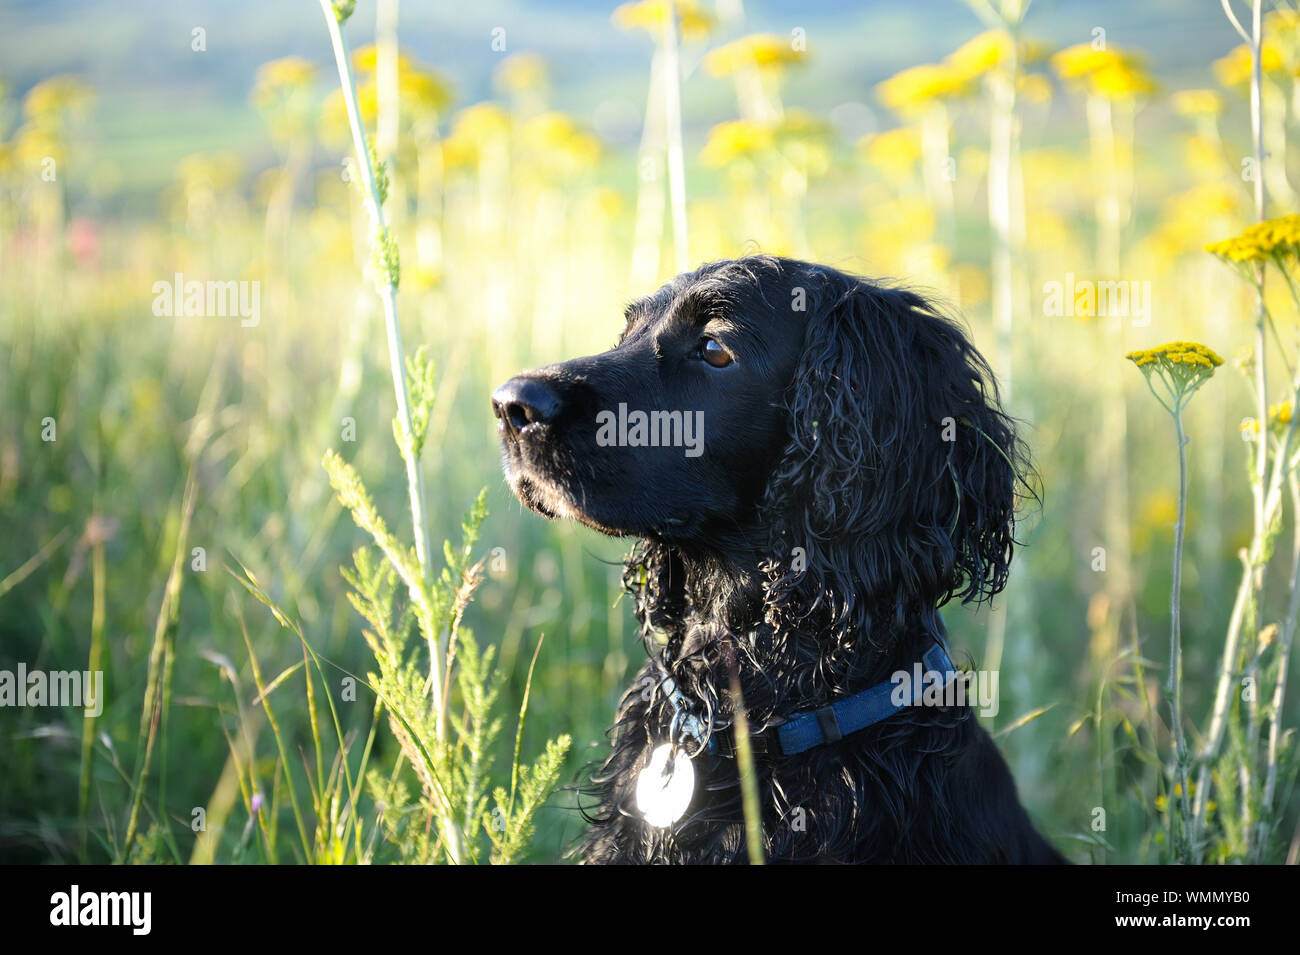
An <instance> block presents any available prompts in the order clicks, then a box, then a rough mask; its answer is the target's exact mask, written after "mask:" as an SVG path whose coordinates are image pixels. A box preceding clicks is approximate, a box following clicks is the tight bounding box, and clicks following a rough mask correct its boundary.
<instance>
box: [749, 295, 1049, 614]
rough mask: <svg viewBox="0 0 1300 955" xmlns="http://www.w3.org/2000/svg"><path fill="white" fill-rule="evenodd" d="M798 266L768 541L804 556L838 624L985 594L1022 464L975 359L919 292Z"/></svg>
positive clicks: (1008, 533)
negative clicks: (806, 309)
mask: <svg viewBox="0 0 1300 955" xmlns="http://www.w3.org/2000/svg"><path fill="white" fill-rule="evenodd" d="M814 275H815V276H816V278H817V279H818V280H819V281H818V284H817V286H816V287H815V288H810V289H808V299H809V305H810V309H811V310H812V314H811V315H810V318H809V323H808V326H807V331H806V334H805V340H804V350H803V354H802V357H801V359H800V362H799V366H798V370H797V371H796V372H795V375H794V378H793V380H792V383H791V386H790V391H789V394H788V398H787V410H788V414H789V429H790V441H789V444H788V445H787V448H786V450H785V453H784V456H783V458H782V459H781V461H780V462H779V463H778V465H777V467H776V469H775V470H774V472H773V474H772V477H771V481H770V483H769V486H768V488H767V492H766V494H765V498H764V501H763V510H764V512H765V514H766V515H768V519H769V520H770V522H771V526H772V527H773V529H774V530H775V532H776V535H777V538H778V539H777V541H776V542H775V547H776V549H777V550H778V552H781V551H784V553H782V557H784V556H785V554H788V552H789V549H790V548H793V547H799V546H802V547H804V548H805V549H806V550H807V564H808V570H809V571H810V574H809V576H810V577H812V578H813V579H814V581H815V582H816V583H817V584H818V585H819V586H820V587H821V589H822V594H821V596H822V597H823V598H824V599H828V600H830V601H831V603H832V606H833V607H834V609H835V614H834V617H835V618H836V619H837V620H838V621H839V622H841V623H843V622H846V620H847V619H852V617H855V616H858V614H855V613H854V612H853V611H854V609H857V610H859V612H860V611H861V610H864V609H865V610H867V611H868V614H869V616H870V617H876V618H877V619H880V617H881V616H883V617H884V618H885V619H883V620H880V622H882V623H885V622H886V621H888V622H889V623H892V624H894V625H901V624H902V623H903V621H904V619H905V618H906V617H908V616H909V615H914V614H920V615H921V616H922V618H923V619H924V618H925V617H927V616H929V615H930V614H932V612H933V608H935V607H936V606H939V605H942V604H943V603H945V602H947V601H948V600H949V599H951V598H952V597H954V596H955V597H958V598H960V599H961V600H962V601H963V602H971V601H974V602H976V603H978V602H979V601H980V600H983V599H987V598H991V597H992V596H993V595H994V594H996V593H998V592H999V591H1000V590H1001V589H1002V588H1003V586H1004V585H1005V583H1006V579H1007V571H1008V566H1009V564H1010V561H1011V554H1012V549H1013V546H1014V543H1015V541H1014V537H1013V534H1014V530H1015V508H1016V505H1017V503H1018V500H1019V494H1018V493H1017V491H1018V487H1027V485H1026V484H1025V478H1024V475H1025V474H1027V473H1029V470H1028V464H1027V458H1026V453H1025V451H1024V449H1023V447H1022V446H1021V444H1020V442H1019V441H1018V440H1017V438H1016V436H1015V430H1014V427H1013V422H1012V420H1011V419H1010V418H1009V417H1008V416H1007V415H1006V413H1005V412H1003V410H1002V408H1001V406H1000V403H999V400H998V394H997V388H996V385H995V384H993V383H992V382H993V376H992V373H991V371H990V369H989V367H988V364H987V363H986V362H985V360H984V358H983V357H982V356H981V355H980V354H979V352H977V351H976V350H975V349H974V347H973V346H972V345H971V344H970V342H969V340H968V339H967V337H966V335H965V334H964V333H963V331H962V329H961V328H960V327H959V326H958V325H957V323H956V322H954V321H953V320H952V319H949V318H947V317H946V316H944V315H942V314H940V313H939V312H938V311H937V310H936V309H935V308H934V307H933V306H932V305H930V304H929V303H928V302H927V301H926V300H925V299H923V298H921V297H920V296H919V295H916V294H915V293H912V292H908V291H904V290H899V289H892V288H886V287H881V286H877V285H872V284H868V283H866V282H863V281H859V280H857V279H853V278H851V277H848V276H845V275H842V274H840V273H838V272H833V271H831V270H824V269H818V270H816V271H815V273H814ZM1031 493H1032V491H1031ZM859 602H865V604H866V605H867V606H866V607H858V608H855V606H854V605H855V604H857V603H859ZM927 609H928V610H929V613H927ZM872 611H874V612H872Z"/></svg>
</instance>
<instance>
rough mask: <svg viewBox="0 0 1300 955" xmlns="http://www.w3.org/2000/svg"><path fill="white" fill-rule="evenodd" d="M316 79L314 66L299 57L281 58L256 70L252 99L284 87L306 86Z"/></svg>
mask: <svg viewBox="0 0 1300 955" xmlns="http://www.w3.org/2000/svg"><path fill="white" fill-rule="evenodd" d="M315 78H316V64H314V63H312V62H311V60H308V59H306V58H304V57H301V56H283V57H281V58H280V59H278V60H271V62H269V63H263V64H262V65H261V66H259V67H258V68H257V78H256V79H255V80H254V83H253V98H254V100H256V99H258V98H259V97H260V96H266V95H270V94H271V93H273V92H275V91H277V90H279V89H282V88H284V87H297V86H307V85H310V84H311V82H312V81H313V80H314V79H315Z"/></svg>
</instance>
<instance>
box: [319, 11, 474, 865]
mask: <svg viewBox="0 0 1300 955" xmlns="http://www.w3.org/2000/svg"><path fill="white" fill-rule="evenodd" d="M320 5H321V11H322V12H323V13H324V14H325V24H326V27H327V28H328V30H329V34H330V43H331V45H332V46H333V49H334V61H335V64H336V65H337V66H338V72H339V85H340V88H341V89H342V92H343V101H344V104H345V105H346V107H347V114H348V124H349V125H350V126H351V128H352V146H353V150H354V152H355V153H356V165H357V169H358V171H359V172H360V174H361V179H362V185H363V186H364V188H365V193H366V197H367V208H368V210H369V212H370V215H371V219H372V221H373V223H374V226H375V235H376V237H377V239H378V240H380V241H382V240H383V239H385V238H386V237H387V235H388V232H387V226H386V225H385V223H384V208H383V203H382V201H381V196H380V194H379V187H378V184H377V181H376V178H375V169H374V166H373V165H372V164H371V162H370V150H369V149H368V148H367V146H366V137H365V133H364V127H363V126H362V122H361V108H360V106H359V104H358V102H357V89H356V84H355V83H354V82H353V79H352V67H351V63H350V58H349V55H348V44H347V40H346V38H345V37H344V36H343V30H342V26H341V24H340V22H339V18H338V16H337V15H336V14H335V12H334V9H333V6H332V5H331V3H330V0H320ZM376 278H377V285H378V291H379V297H380V300H381V301H382V302H383V306H384V326H385V328H386V329H387V332H388V361H389V365H390V367H391V368H392V372H393V391H394V394H395V396H396V398H397V419H398V427H399V428H400V429H401V432H402V436H403V438H404V440H403V442H402V444H403V446H402V448H401V452H402V460H403V461H404V462H405V464H406V484H407V491H408V495H409V497H410V500H411V523H412V526H413V529H414V533H415V556H416V559H417V560H418V561H419V564H420V577H421V579H420V581H419V589H420V590H421V591H422V592H423V593H424V594H425V595H426V599H425V600H423V601H418V600H417V603H421V604H423V605H427V603H428V600H427V593H428V583H429V580H430V576H431V570H430V563H429V562H430V559H431V555H432V553H433V550H432V547H431V546H430V544H429V528H428V525H427V523H426V518H425V506H424V500H425V498H424V476H423V474H422V473H421V471H420V462H419V457H418V455H417V453H416V447H415V428H414V426H413V425H412V422H411V398H410V393H409V391H408V389H407V384H406V366H405V358H404V354H403V351H402V330H401V326H400V324H399V322H398V320H397V284H396V281H395V276H394V275H393V273H392V272H391V271H387V270H383V271H382V273H381V274H379V275H378V276H377V277H376ZM422 624H423V625H422V626H421V629H422V630H423V631H424V635H425V639H426V641H427V642H428V645H429V686H430V689H431V692H432V695H433V712H434V716H435V727H436V730H435V731H436V735H437V738H438V741H439V742H443V741H445V740H446V738H447V720H446V708H445V707H444V705H443V698H442V694H443V678H442V673H443V660H444V658H445V654H446V650H447V647H446V643H447V641H448V640H449V639H450V634H449V633H448V634H440V633H438V632H436V631H435V630H434V629H433V628H432V626H431V625H430V624H431V620H429V619H428V618H427V617H426V618H425V619H424V620H422ZM439 804H440V806H442V808H443V810H444V811H443V812H442V813H440V822H441V823H442V826H443V833H442V834H443V838H444V842H445V845H446V847H447V855H448V856H449V857H450V858H451V860H452V862H453V863H455V864H459V863H460V861H461V859H462V858H464V846H463V841H462V839H461V832H460V827H459V826H458V825H457V823H456V820H455V818H454V817H453V815H452V814H451V812H450V806H449V805H448V804H447V803H445V802H440V803H439Z"/></svg>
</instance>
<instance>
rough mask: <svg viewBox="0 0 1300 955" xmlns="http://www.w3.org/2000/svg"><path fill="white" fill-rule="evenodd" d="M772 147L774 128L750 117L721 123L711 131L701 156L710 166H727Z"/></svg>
mask: <svg viewBox="0 0 1300 955" xmlns="http://www.w3.org/2000/svg"><path fill="white" fill-rule="evenodd" d="M771 148H772V128H771V127H770V126H768V125H766V124H764V123H757V122H754V121H753V120H748V119H735V120H731V121H729V122H725V123H719V124H718V125H717V126H714V127H713V129H711V130H710V131H709V141H708V142H707V143H705V144H704V149H703V150H702V151H701V153H700V158H701V159H703V160H704V162H705V164H706V165H709V166H714V167H717V166H725V165H726V164H727V163H729V162H732V161H733V160H736V159H739V158H741V157H742V156H743V157H751V156H756V155H758V154H759V153H762V152H764V151H765V150H768V149H771Z"/></svg>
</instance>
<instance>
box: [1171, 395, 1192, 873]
mask: <svg viewBox="0 0 1300 955" xmlns="http://www.w3.org/2000/svg"><path fill="white" fill-rule="evenodd" d="M1173 418H1174V434H1175V436H1176V437H1177V441H1178V522H1177V523H1176V524H1175V525H1174V566H1173V585H1172V587H1171V588H1170V595H1169V708H1170V714H1169V726H1170V729H1171V730H1172V732H1173V736H1174V772H1175V776H1176V778H1177V780H1178V786H1177V792H1176V793H1175V794H1173V795H1177V797H1178V804H1179V811H1178V813H1177V826H1176V827H1175V826H1171V831H1173V830H1176V832H1174V836H1175V840H1174V844H1173V846H1172V848H1173V850H1174V852H1175V854H1176V856H1177V858H1178V861H1179V862H1181V863H1183V864H1188V863H1191V862H1193V861H1194V859H1193V853H1192V846H1191V843H1190V842H1189V840H1188V832H1187V830H1188V826H1189V825H1190V823H1191V819H1192V807H1191V796H1190V793H1189V782H1190V781H1189V778H1188V765H1189V759H1188V754H1187V736H1186V734H1185V733H1184V731H1183V639H1182V599H1183V534H1184V532H1185V530H1186V527H1187V441H1188V438H1187V435H1186V433H1185V432H1184V430H1183V408H1182V405H1181V404H1175V405H1174V412H1173ZM1169 812H1170V814H1171V817H1172V816H1173V814H1174V807H1173V798H1172V795H1171V798H1170V800H1169Z"/></svg>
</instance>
